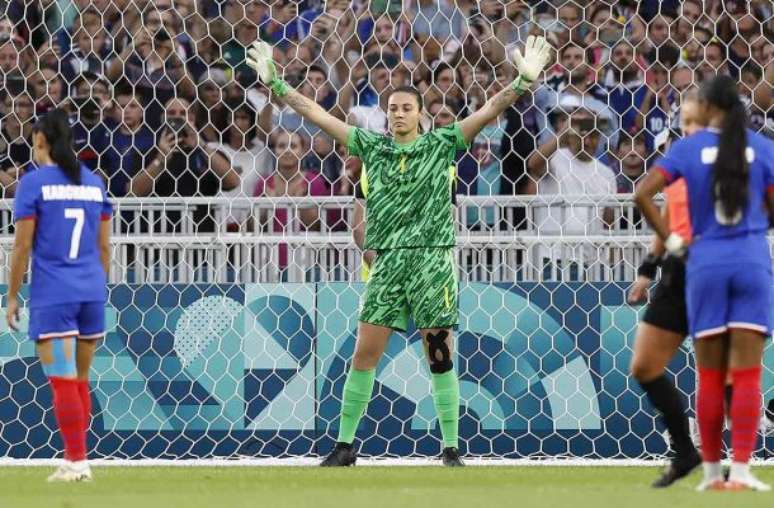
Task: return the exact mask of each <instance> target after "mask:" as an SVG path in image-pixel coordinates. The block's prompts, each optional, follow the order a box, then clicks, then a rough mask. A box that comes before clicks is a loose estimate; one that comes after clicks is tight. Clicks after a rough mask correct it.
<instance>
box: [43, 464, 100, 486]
mask: <svg viewBox="0 0 774 508" xmlns="http://www.w3.org/2000/svg"><path fill="white" fill-rule="evenodd" d="M91 480H92V477H91V468H90V467H89V463H88V462H86V461H85V460H82V461H79V462H70V461H69V460H66V461H64V463H63V464H62V465H61V466H59V468H57V470H56V471H54V472H53V473H52V474H51V476H49V477H48V482H49V483H57V482H90V481H91Z"/></svg>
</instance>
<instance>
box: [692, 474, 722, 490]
mask: <svg viewBox="0 0 774 508" xmlns="http://www.w3.org/2000/svg"><path fill="white" fill-rule="evenodd" d="M709 490H726V482H725V481H724V480H723V478H722V477H720V476H718V477H715V478H705V479H704V480H702V481H701V483H700V484H699V486H698V487H696V492H707V491H709Z"/></svg>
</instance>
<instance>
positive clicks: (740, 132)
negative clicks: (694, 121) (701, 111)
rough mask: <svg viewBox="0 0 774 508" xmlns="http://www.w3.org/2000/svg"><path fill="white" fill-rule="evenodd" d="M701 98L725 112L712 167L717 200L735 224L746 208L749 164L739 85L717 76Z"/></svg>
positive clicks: (745, 123) (743, 108)
mask: <svg viewBox="0 0 774 508" xmlns="http://www.w3.org/2000/svg"><path fill="white" fill-rule="evenodd" d="M699 95H700V98H701V99H702V100H704V101H706V102H707V103H708V104H710V105H712V106H715V107H716V108H718V109H720V110H722V111H723V112H724V113H725V116H724V119H723V126H722V129H721V132H720V142H719V143H718V154H717V158H716V159H715V165H714V167H713V174H712V184H713V189H714V194H715V200H716V201H717V202H719V203H720V205H721V207H722V210H723V214H724V215H725V216H726V217H727V218H728V219H729V221H732V220H733V218H734V217H736V216H738V214H739V213H740V212H742V211H743V210H744V208H745V207H746V206H747V198H748V184H749V169H750V168H749V163H748V161H747V153H746V152H747V109H746V108H745V106H744V103H743V102H742V101H741V99H740V98H739V92H738V91H737V85H736V82H735V81H734V80H733V79H731V78H730V77H728V76H717V77H715V78H713V79H711V80H710V81H708V82H706V83H705V84H704V85H703V86H702V88H701V90H700V92H699Z"/></svg>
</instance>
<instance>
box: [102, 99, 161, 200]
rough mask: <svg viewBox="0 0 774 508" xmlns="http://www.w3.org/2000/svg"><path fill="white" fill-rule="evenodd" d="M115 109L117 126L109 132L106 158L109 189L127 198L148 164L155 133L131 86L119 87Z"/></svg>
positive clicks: (105, 167) (105, 165) (112, 192)
mask: <svg viewBox="0 0 774 508" xmlns="http://www.w3.org/2000/svg"><path fill="white" fill-rule="evenodd" d="M115 110H116V111H117V112H118V122H117V127H116V128H115V129H114V130H113V131H111V132H110V134H109V136H110V138H109V143H108V149H107V151H106V153H105V155H104V157H103V159H102V160H103V161H104V165H103V167H104V171H105V173H106V176H107V180H108V192H109V193H110V194H111V195H112V196H115V197H123V196H125V195H126V194H127V193H128V192H129V184H130V181H131V179H132V177H134V176H135V175H136V174H137V173H138V172H139V171H141V170H142V168H143V167H145V163H146V162H147V161H146V158H147V157H148V155H149V154H150V153H151V151H152V149H153V147H154V145H155V136H154V135H153V132H152V131H151V130H150V129H149V128H148V126H147V125H146V124H145V122H144V118H143V113H144V110H143V107H142V103H141V102H140V98H139V97H138V96H137V95H136V94H135V92H134V89H133V88H132V87H131V86H119V87H117V88H116V93H115Z"/></svg>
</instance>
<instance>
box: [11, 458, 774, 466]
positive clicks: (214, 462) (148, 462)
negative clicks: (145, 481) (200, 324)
mask: <svg viewBox="0 0 774 508" xmlns="http://www.w3.org/2000/svg"><path fill="white" fill-rule="evenodd" d="M321 459H322V457H294V458H282V459H279V458H265V459H256V458H253V457H249V458H248V457H245V458H233V459H232V458H219V459H218V458H216V459H181V460H174V459H95V460H90V461H89V464H90V465H92V466H95V467H114V466H115V467H314V466H317V465H318V464H319V463H320V460H321ZM463 459H464V461H465V464H466V465H469V466H476V467H482V466H483V467H487V466H489V467H525V466H529V467H579V466H580V467H657V466H663V465H665V464H666V463H667V460H666V459H663V458H658V459H577V458H573V459H561V458H539V459H536V458H533V459H501V458H496V457H463ZM60 463H61V459H11V458H0V467H44V466H45V467H50V466H57V465H59V464H60ZM729 463H730V462H729ZM752 463H753V465H756V466H774V459H767V460H762V459H754V460H753V461H752ZM357 464H358V466H366V467H372V466H377V467H396V466H397V467H406V466H423V467H425V466H440V460H439V459H435V458H422V457H417V458H372V457H359V458H358V460H357Z"/></svg>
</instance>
